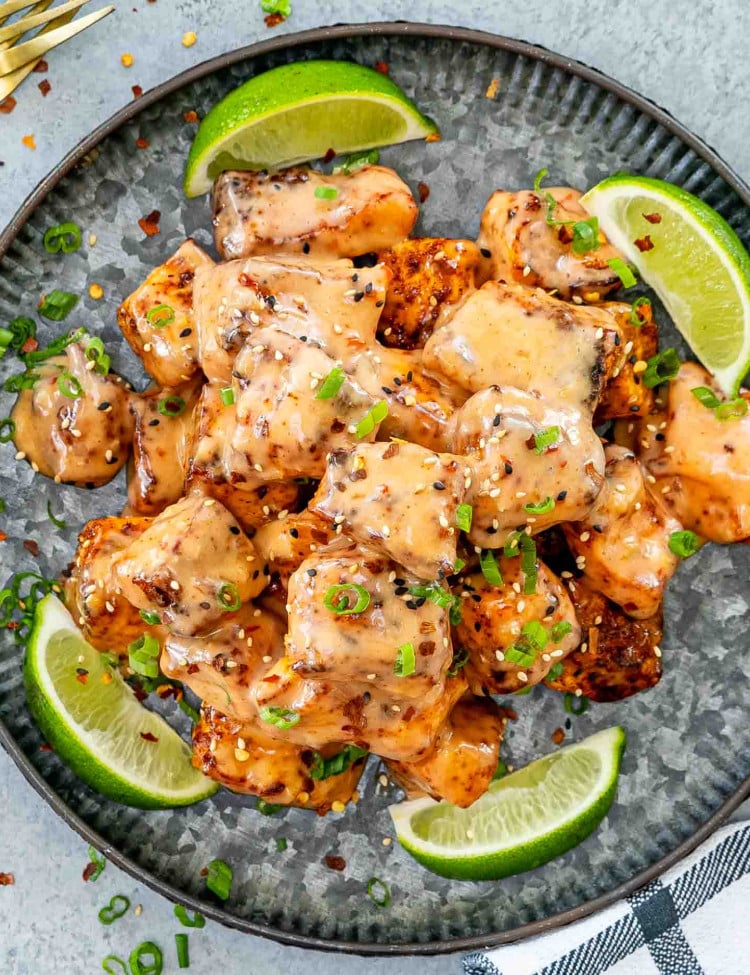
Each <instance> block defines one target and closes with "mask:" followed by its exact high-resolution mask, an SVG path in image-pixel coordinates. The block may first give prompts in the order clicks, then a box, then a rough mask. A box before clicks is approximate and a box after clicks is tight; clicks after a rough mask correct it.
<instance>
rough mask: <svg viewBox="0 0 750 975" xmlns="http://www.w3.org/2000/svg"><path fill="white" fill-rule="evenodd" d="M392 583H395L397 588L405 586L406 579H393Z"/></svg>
mask: <svg viewBox="0 0 750 975" xmlns="http://www.w3.org/2000/svg"><path fill="white" fill-rule="evenodd" d="M393 581H394V582H395V583H396V585H397V586H405V585H406V579H394V580H393Z"/></svg>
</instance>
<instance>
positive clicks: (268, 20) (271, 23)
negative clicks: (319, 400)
mask: <svg viewBox="0 0 750 975" xmlns="http://www.w3.org/2000/svg"><path fill="white" fill-rule="evenodd" d="M263 20H264V21H265V24H266V27H278V26H279V24H283V23H284V21H285V20H286V17H285V16H284V15H283V14H280V13H275V14H268V16H266V17H264V18H263Z"/></svg>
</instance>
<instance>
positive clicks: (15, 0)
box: [0, 0, 52, 21]
mask: <svg viewBox="0 0 750 975" xmlns="http://www.w3.org/2000/svg"><path fill="white" fill-rule="evenodd" d="M51 2H52V0H50V3H51ZM34 5H35V4H34V0H6V2H5V3H0V21H5V20H7V19H8V17H10V15H11V14H14V13H16V12H17V11H19V10H23V8H24V7H33V6H34Z"/></svg>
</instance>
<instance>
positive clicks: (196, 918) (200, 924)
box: [174, 904, 206, 928]
mask: <svg viewBox="0 0 750 975" xmlns="http://www.w3.org/2000/svg"><path fill="white" fill-rule="evenodd" d="M174 916H175V917H176V918H177V920H178V921H179V922H180V924H181V925H182V926H183V928H205V926H206V919H205V917H203V915H202V914H199V913H198V911H195V912H194V913H193V916H192V917H190V915H189V914H188V912H187V909H186V908H184V907H183V906H182V904H175V906H174Z"/></svg>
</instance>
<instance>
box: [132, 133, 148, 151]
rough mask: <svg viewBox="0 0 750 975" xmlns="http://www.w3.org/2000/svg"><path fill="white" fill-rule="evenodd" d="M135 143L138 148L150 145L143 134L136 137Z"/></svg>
mask: <svg viewBox="0 0 750 975" xmlns="http://www.w3.org/2000/svg"><path fill="white" fill-rule="evenodd" d="M135 144H136V147H137V148H138V149H148V147H149V146H150V145H151V143H150V142H149V141H148V139H144V138H143V136H141V137H140V139H136V140H135Z"/></svg>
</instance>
